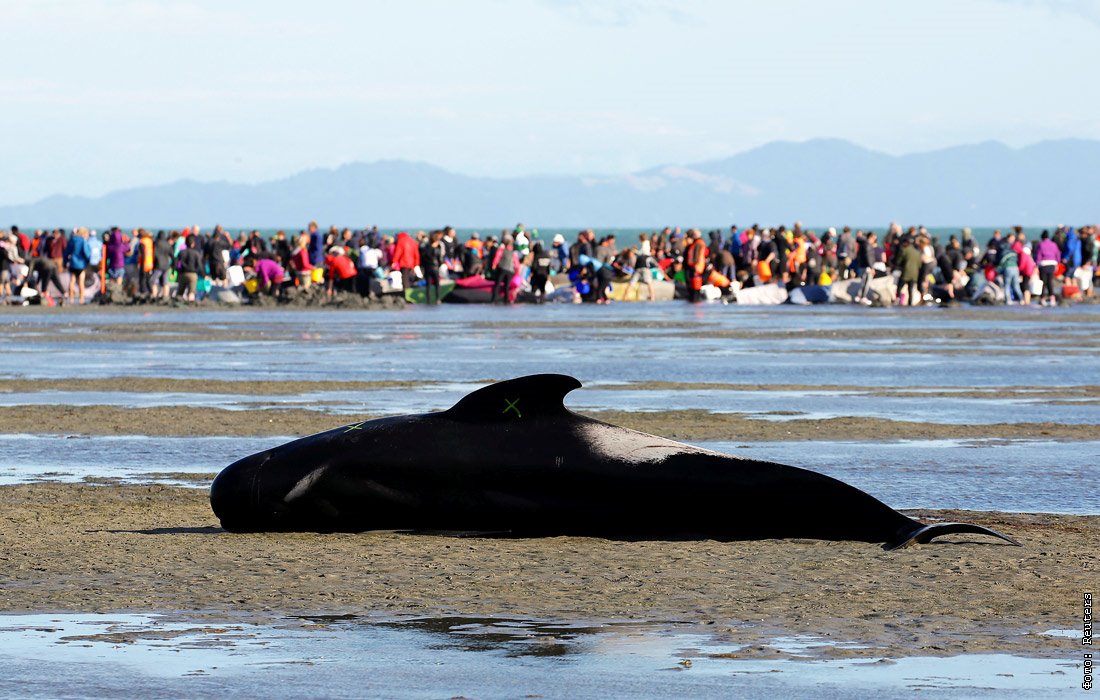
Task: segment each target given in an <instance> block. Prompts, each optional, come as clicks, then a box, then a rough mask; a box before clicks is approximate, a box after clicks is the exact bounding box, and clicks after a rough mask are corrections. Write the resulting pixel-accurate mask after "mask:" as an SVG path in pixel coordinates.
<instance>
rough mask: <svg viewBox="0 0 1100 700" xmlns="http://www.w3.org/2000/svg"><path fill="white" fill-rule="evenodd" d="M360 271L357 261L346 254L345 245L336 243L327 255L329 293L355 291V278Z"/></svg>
mask: <svg viewBox="0 0 1100 700" xmlns="http://www.w3.org/2000/svg"><path fill="white" fill-rule="evenodd" d="M358 275H359V271H358V270H356V269H355V263H353V262H352V261H351V258H349V257H348V256H347V255H345V254H344V247H343V246H341V245H334V246H332V247H331V248H329V250H328V255H327V256H325V278H326V279H327V280H328V295H329V296H330V297H331V296H334V295H335V293H336V292H354V291H355V278H356V277H357V276H358Z"/></svg>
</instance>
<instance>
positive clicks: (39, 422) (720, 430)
mask: <svg viewBox="0 0 1100 700" xmlns="http://www.w3.org/2000/svg"><path fill="white" fill-rule="evenodd" d="M325 408H326V406H322V405H318V410H311V409H303V408H293V409H261V408H257V409H255V410H240V411H234V410H227V409H221V408H192V407H182V408H173V407H165V406H158V407H148V408H124V407H120V406H35V405H31V406H0V433H30V434H38V433H49V434H58V435H157V436H178V437H207V436H264V435H288V436H299V435H310V434H312V433H317V432H321V431H323V430H330V429H332V428H337V427H340V426H343V425H349V424H351V423H356V422H359V421H362V420H369V419H371V418H378V417H380V415H366V414H364V415H357V416H355V417H354V418H353V417H352V416H349V415H346V414H345V415H334V414H330V413H326V412H325V410H324V409H325ZM439 408H440V409H444V408H446V406H439ZM585 415H588V416H591V417H592V418H595V419H597V420H602V421H604V422H607V423H612V424H615V425H621V426H623V427H625V428H631V429H633V430H640V431H642V432H645V433H652V434H655V435H661V436H664V437H669V438H673V439H676V440H744V441H746V442H767V441H776V440H783V441H789V440H818V439H827V440H859V441H865V440H867V439H868V436H873V437H874V439H875V440H939V439H967V438H975V439H977V438H997V439H1042V440H1095V439H1097V431H1096V426H1094V425H1087V424H1062V423H1049V422H1047V423H993V424H982V425H957V424H951V423H920V422H906V421H892V420H887V419H885V418H866V417H840V418H823V419H812V420H806V419H801V418H797V416H794V417H795V420H781V421H771V420H762V419H761V418H759V417H756V418H754V417H752V416H751V414H737V413H710V412H708V411H703V410H684V411H664V412H660V413H658V412H652V413H639V412H631V411H588V412H585ZM772 415H776V413H773V414H772ZM779 415H790V414H779Z"/></svg>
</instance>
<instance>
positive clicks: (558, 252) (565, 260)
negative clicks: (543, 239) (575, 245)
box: [550, 233, 569, 275]
mask: <svg viewBox="0 0 1100 700" xmlns="http://www.w3.org/2000/svg"><path fill="white" fill-rule="evenodd" d="M550 246H551V248H550V257H551V260H550V274H552V275H553V274H557V273H559V272H565V271H566V270H568V269H569V248H568V247H567V246H566V245H565V236H563V235H561V234H560V233H558V234H555V235H554V238H553V239H552V240H551V241H550Z"/></svg>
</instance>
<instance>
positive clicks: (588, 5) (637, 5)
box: [539, 0, 698, 27]
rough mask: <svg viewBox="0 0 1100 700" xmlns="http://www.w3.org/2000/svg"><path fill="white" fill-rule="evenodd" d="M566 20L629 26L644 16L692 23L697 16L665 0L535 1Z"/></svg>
mask: <svg viewBox="0 0 1100 700" xmlns="http://www.w3.org/2000/svg"><path fill="white" fill-rule="evenodd" d="M539 4H541V5H543V6H545V7H548V8H550V9H552V10H555V11H556V12H559V13H561V14H562V15H565V16H566V17H568V18H569V19H571V20H573V21H575V22H579V23H581V24H587V25H591V26H595V27H629V26H631V25H634V24H637V23H638V22H639V21H641V20H642V19H645V18H647V17H657V18H658V19H666V20H671V21H673V22H677V23H680V24H694V23H696V22H698V18H697V17H695V16H694V15H692V14H690V13H688V12H685V11H684V10H683V9H681V8H680V7H677V5H676V3H672V2H666V1H665V0H539Z"/></svg>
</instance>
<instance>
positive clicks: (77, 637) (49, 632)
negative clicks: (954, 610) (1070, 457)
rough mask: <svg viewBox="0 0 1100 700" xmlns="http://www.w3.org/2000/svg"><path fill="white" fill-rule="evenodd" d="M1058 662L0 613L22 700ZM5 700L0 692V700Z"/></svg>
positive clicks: (422, 691) (459, 688)
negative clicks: (29, 698) (25, 697)
mask: <svg viewBox="0 0 1100 700" xmlns="http://www.w3.org/2000/svg"><path fill="white" fill-rule="evenodd" d="M1048 634H1050V635H1052V636H1056V637H1061V638H1065V640H1066V646H1067V649H1066V655H1065V657H1064V658H1033V657H1020V656H1012V655H1008V654H973V655H959V656H945V657H928V656H924V657H919V656H908V657H907V656H901V657H897V656H890V657H884V656H881V655H880V654H879V653H878V651H879V650H876V649H874V648H873V647H871V646H869V645H866V644H858V643H853V642H847V641H843V640H833V639H828V638H825V637H818V636H812V635H801V636H795V637H782V636H780V637H774V638H771V639H768V640H765V641H763V642H760V643H755V644H752V645H745V644H739V643H734V642H732V641H731V639H730V638H729V637H728V635H723V634H721V633H713V632H705V631H700V630H699V628H698V627H697V626H691V625H678V624H675V623H669V622H665V623H660V622H655V623H639V622H637V621H629V622H627V621H604V622H587V621H554V620H533V619H522V618H466V617H427V618H425V617H412V618H396V619H394V618H390V619H386V618H381V617H373V616H356V615H338V616H316V617H298V618H287V617H278V618H274V619H273V618H263V617H249V616H240V617H225V616H221V617H218V616H210V615H198V616H196V615H191V616H188V615H186V614H176V615H139V614H102V615H92V614H36V615H0V659H3V662H4V666H5V669H6V674H5V675H7V676H8V677H9V678H10V679H11V680H12V681H14V682H16V683H17V684H19V685H15V686H13V687H20V688H21V692H22V693H28V692H29V693H32V694H48V695H64V696H66V697H101V698H102V697H124V696H133V695H134V694H135V693H140V692H143V691H144V690H149V691H150V692H152V694H153V695H155V696H165V695H188V696H205V695H209V694H221V695H223V696H224V695H225V694H229V693H233V692H244V693H249V694H254V693H256V692H257V690H259V689H262V693H263V694H264V695H265V696H268V697H294V696H299V695H300V694H301V693H302V692H303V691H307V692H308V690H312V692H313V693H323V694H324V695H326V696H330V697H354V696H362V695H384V696H386V697H441V696H443V697H446V696H457V695H466V696H471V697H473V696H476V697H517V696H518V697H522V696H524V695H527V696H529V697H530V696H537V697H574V698H587V697H593V698H596V697H606V696H607V695H608V694H623V693H635V694H636V693H642V694H644V695H649V696H653V695H679V696H684V695H692V696H694V697H703V698H708V697H752V696H758V695H760V694H761V693H778V692H788V693H789V692H809V691H814V692H818V693H823V694H825V696H827V697H858V696H861V695H862V696H865V695H867V694H868V693H874V694H876V695H878V696H880V697H895V696H897V697H900V696H902V695H906V696H907V695H908V694H910V693H912V692H913V691H914V690H931V691H940V692H949V693H950V694H951V695H952V696H955V697H958V696H965V697H998V696H1000V695H1003V693H1005V692H1006V691H1007V692H1013V693H1015V694H1021V693H1022V694H1024V695H1031V696H1036V697H1040V696H1042V697H1050V696H1053V695H1062V694H1069V693H1071V692H1074V691H1079V688H1077V687H1076V685H1077V684H1076V679H1077V676H1078V675H1079V668H1078V667H1077V666H1075V662H1074V661H1073V660H1072V659H1073V658H1074V656H1073V655H1072V651H1073V649H1072V646H1073V643H1074V642H1075V641H1076V640H1073V639H1071V638H1070V637H1071V635H1070V633H1069V631H1065V630H1051V631H1050V632H1049V633H1048ZM2 695H6V693H5V692H4V691H3V687H2V686H0V696H2Z"/></svg>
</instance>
